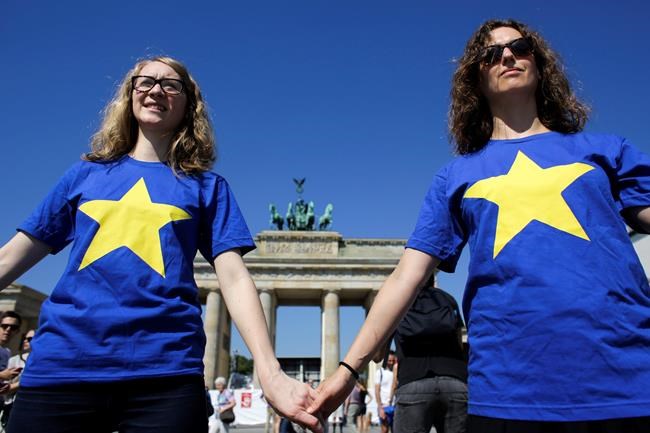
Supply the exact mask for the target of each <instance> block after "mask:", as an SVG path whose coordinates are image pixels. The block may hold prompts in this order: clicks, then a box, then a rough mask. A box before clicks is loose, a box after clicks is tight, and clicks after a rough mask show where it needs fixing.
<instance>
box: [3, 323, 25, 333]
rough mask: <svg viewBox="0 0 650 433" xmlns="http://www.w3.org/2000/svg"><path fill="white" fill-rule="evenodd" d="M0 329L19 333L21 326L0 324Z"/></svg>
mask: <svg viewBox="0 0 650 433" xmlns="http://www.w3.org/2000/svg"><path fill="white" fill-rule="evenodd" d="M0 328H2V329H4V330H5V331H6V330H7V329H8V330H10V331H17V330H18V329H19V328H20V326H18V325H14V324H9V323H0Z"/></svg>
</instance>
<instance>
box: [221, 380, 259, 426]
mask: <svg viewBox="0 0 650 433" xmlns="http://www.w3.org/2000/svg"><path fill="white" fill-rule="evenodd" d="M232 393H233V394H234V396H235V409H234V412H235V421H234V422H233V423H232V424H231V425H259V424H265V423H266V414H267V411H268V405H267V404H266V400H264V398H262V390H261V389H235V390H232ZM210 399H211V400H212V405H213V406H214V407H215V414H214V415H212V416H211V417H210V423H212V422H214V419H215V416H217V411H216V408H217V406H218V405H217V391H216V390H210Z"/></svg>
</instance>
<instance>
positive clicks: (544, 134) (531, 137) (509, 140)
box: [488, 131, 563, 143]
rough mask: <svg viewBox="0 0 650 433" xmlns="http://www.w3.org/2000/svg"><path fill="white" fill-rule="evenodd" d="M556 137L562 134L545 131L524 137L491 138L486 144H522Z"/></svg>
mask: <svg viewBox="0 0 650 433" xmlns="http://www.w3.org/2000/svg"><path fill="white" fill-rule="evenodd" d="M558 135H563V134H562V133H560V132H556V131H547V132H540V133H539V134H533V135H527V136H526V137H518V138H491V139H490V140H489V141H488V143H523V142H526V141H533V140H538V139H540V138H549V137H557V136H558Z"/></svg>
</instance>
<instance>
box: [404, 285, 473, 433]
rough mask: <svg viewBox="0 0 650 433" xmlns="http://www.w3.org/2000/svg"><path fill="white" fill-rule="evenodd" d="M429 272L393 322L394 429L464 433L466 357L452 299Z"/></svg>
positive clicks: (407, 432)
mask: <svg viewBox="0 0 650 433" xmlns="http://www.w3.org/2000/svg"><path fill="white" fill-rule="evenodd" d="M434 283H435V277H434V275H431V277H430V278H429V280H427V283H426V284H425V285H424V288H423V289H422V290H421V291H420V293H419V294H418V297H417V298H416V299H415V302H413V305H411V307H410V308H409V310H408V312H407V313H406V315H405V316H404V318H403V319H402V321H401V322H400V324H399V325H398V326H397V330H396V332H395V336H394V338H393V340H394V342H395V351H396V354H397V358H398V359H399V364H396V369H397V371H396V372H395V375H394V379H395V387H396V388H397V389H396V392H395V419H394V420H393V431H394V432H395V433H419V432H428V431H429V430H431V428H432V427H435V429H436V433H465V432H466V425H467V360H466V359H465V354H464V351H463V345H462V330H463V319H462V317H461V315H460V310H459V308H458V304H457V303H456V300H455V299H454V298H453V296H451V295H450V294H448V293H446V292H445V291H444V290H442V289H439V288H437V287H435V286H434Z"/></svg>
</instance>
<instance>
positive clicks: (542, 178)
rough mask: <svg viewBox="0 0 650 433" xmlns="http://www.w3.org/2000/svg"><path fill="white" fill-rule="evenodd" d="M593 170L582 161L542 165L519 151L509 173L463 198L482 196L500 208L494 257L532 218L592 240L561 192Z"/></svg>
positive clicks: (480, 184) (480, 183) (487, 181)
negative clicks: (545, 166)
mask: <svg viewBox="0 0 650 433" xmlns="http://www.w3.org/2000/svg"><path fill="white" fill-rule="evenodd" d="M593 169H594V168H593V167H592V166H590V165H588V164H583V163H581V162H576V163H573V164H566V165H556V166H554V167H549V168H541V167H540V166H539V165H537V164H536V163H535V162H534V161H533V160H532V159H530V158H529V157H527V156H526V155H525V154H524V153H523V152H521V151H519V152H517V156H516V158H515V161H514V162H513V163H512V166H511V167H510V170H509V171H508V173H507V174H504V175H501V176H494V177H489V178H487V179H483V180H479V181H478V182H476V183H475V184H474V185H472V186H471V187H470V188H469V189H468V190H467V191H466V192H465V196H464V198H483V199H486V200H489V201H491V202H492V203H495V204H496V205H497V206H498V207H499V211H498V214H497V223H496V235H495V236H494V255H493V258H496V257H497V255H498V254H499V253H500V252H501V250H502V249H503V248H504V247H505V246H506V245H507V244H508V242H510V241H511V240H512V238H514V237H515V236H516V235H517V234H518V233H519V232H521V231H522V230H523V229H524V228H525V227H526V226H527V225H528V224H529V223H530V222H531V221H533V220H536V221H539V222H542V223H544V224H548V225H549V226H551V227H554V228H556V229H558V230H562V231H563V232H566V233H569V234H572V235H574V236H577V237H579V238H582V239H585V240H589V237H588V236H587V233H585V231H584V229H583V228H582V226H581V225H580V222H579V221H578V220H577V219H576V217H575V215H574V214H573V212H572V211H571V208H570V207H569V205H568V204H567V202H566V201H565V200H564V197H562V191H564V190H565V189H566V188H567V187H568V186H569V185H571V184H572V183H573V182H574V181H575V180H576V179H578V178H579V177H580V176H582V175H583V174H585V173H587V172H588V171H590V170H593Z"/></svg>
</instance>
